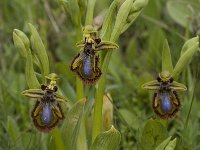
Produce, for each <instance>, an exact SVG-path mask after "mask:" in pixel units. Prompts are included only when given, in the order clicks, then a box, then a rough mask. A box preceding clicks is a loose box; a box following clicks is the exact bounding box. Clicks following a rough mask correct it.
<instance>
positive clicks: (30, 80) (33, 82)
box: [26, 49, 40, 89]
mask: <svg viewBox="0 0 200 150" xmlns="http://www.w3.org/2000/svg"><path fill="white" fill-rule="evenodd" d="M26 82H27V84H28V87H29V88H30V89H34V88H40V83H39V81H38V79H37V77H36V74H35V71H34V68H33V61H32V54H31V50H30V49H29V50H27V59H26Z"/></svg>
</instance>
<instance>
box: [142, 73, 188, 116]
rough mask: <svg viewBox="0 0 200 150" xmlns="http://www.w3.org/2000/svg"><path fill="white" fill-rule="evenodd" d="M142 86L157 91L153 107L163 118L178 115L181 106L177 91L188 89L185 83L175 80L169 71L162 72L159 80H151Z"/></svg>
mask: <svg viewBox="0 0 200 150" xmlns="http://www.w3.org/2000/svg"><path fill="white" fill-rule="evenodd" d="M142 87H143V88H144V89H148V90H154V91H155V93H154V96H153V103H152V107H153V109H154V112H155V113H156V114H157V115H158V116H160V117H161V118H163V119H168V118H173V117H174V116H175V115H176V113H177V112H178V110H179V109H180V106H181V103H180V100H179V97H178V95H177V92H178V91H185V90H187V88H186V86H185V85H183V84H181V83H178V82H176V81H174V80H173V78H172V77H171V75H170V74H169V72H168V71H164V72H161V73H160V74H159V77H158V78H157V80H154V81H150V82H148V83H146V84H144V85H143V86H142Z"/></svg>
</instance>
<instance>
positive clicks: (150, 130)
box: [138, 119, 168, 150]
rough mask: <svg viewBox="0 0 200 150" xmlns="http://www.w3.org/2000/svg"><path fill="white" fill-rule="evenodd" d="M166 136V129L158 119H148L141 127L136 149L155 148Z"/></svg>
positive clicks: (146, 149) (147, 149)
mask: <svg viewBox="0 0 200 150" xmlns="http://www.w3.org/2000/svg"><path fill="white" fill-rule="evenodd" d="M167 137H168V133H167V129H166V128H165V127H164V126H163V124H162V123H161V122H159V121H158V120H153V119H150V120H149V121H148V122H147V123H146V125H145V127H144V129H143V132H142V136H141V138H140V142H139V145H138V146H139V147H138V149H139V150H149V149H155V148H156V147H157V146H158V145H159V144H160V143H161V142H162V141H163V140H165V139H166V138H167Z"/></svg>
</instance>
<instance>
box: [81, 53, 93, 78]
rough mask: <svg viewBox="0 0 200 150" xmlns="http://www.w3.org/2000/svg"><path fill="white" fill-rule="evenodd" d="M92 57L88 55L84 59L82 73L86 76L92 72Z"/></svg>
mask: <svg viewBox="0 0 200 150" xmlns="http://www.w3.org/2000/svg"><path fill="white" fill-rule="evenodd" d="M91 65H92V64H91V58H90V56H87V57H86V58H85V59H84V60H83V68H82V73H83V76H84V77H90V76H91V74H92V66H91Z"/></svg>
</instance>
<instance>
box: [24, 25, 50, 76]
mask: <svg viewBox="0 0 200 150" xmlns="http://www.w3.org/2000/svg"><path fill="white" fill-rule="evenodd" d="M28 25H29V29H30V31H31V38H30V39H31V46H32V48H33V50H34V53H35V54H36V55H37V57H38V59H39V61H40V63H41V66H42V70H41V72H42V74H43V76H45V75H48V74H49V60H48V56H47V53H46V50H45V47H44V44H43V42H42V40H41V38H40V35H39V33H38V32H37V30H36V29H35V27H34V26H33V25H32V24H30V23H29V24H28Z"/></svg>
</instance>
